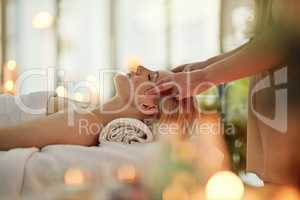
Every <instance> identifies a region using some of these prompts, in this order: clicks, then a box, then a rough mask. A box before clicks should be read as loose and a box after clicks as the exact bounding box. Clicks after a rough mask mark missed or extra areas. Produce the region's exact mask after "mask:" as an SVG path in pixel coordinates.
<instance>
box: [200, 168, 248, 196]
mask: <svg viewBox="0 0 300 200" xmlns="http://www.w3.org/2000/svg"><path fill="white" fill-rule="evenodd" d="M205 193H206V198H207V200H241V199H242V197H243V195H244V185H243V183H242V181H241V179H240V178H239V177H238V176H237V175H235V174H234V173H232V172H229V171H223V172H218V173H216V174H215V175H214V176H212V177H211V178H210V180H209V181H208V183H207V185H206V189H205Z"/></svg>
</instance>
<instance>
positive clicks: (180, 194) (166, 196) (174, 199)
mask: <svg viewBox="0 0 300 200" xmlns="http://www.w3.org/2000/svg"><path fill="white" fill-rule="evenodd" d="M162 199H163V200H190V196H189V194H188V192H187V191H186V190H184V188H182V187H180V186H179V185H176V184H173V185H170V186H168V187H167V188H166V189H165V190H164V192H163V194H162Z"/></svg>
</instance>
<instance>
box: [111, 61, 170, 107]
mask: <svg viewBox="0 0 300 200" xmlns="http://www.w3.org/2000/svg"><path fill="white" fill-rule="evenodd" d="M170 73H171V72H167V71H151V70H149V69H147V68H145V67H142V66H139V67H138V68H137V70H136V72H130V73H128V74H127V75H123V74H117V75H116V76H115V79H114V80H115V88H116V94H117V95H118V96H119V97H121V98H122V99H126V100H130V101H132V102H135V103H137V104H139V106H140V105H144V106H150V107H151V106H157V102H156V101H155V99H152V98H149V96H147V98H146V96H145V92H146V91H147V90H148V89H149V88H151V87H153V86H154V85H155V83H156V82H158V81H160V80H162V79H163V78H165V77H167V76H168V75H170Z"/></svg>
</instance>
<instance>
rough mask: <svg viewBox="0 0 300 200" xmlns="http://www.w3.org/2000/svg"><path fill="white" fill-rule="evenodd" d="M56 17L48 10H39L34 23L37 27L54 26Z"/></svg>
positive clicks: (33, 20)
mask: <svg viewBox="0 0 300 200" xmlns="http://www.w3.org/2000/svg"><path fill="white" fill-rule="evenodd" d="M53 22H54V17H53V16H52V15H51V14H49V13H48V12H46V11H41V12H38V13H37V14H35V15H34V17H33V19H32V25H33V27H34V28H37V29H47V28H50V27H51V26H52V24H53Z"/></svg>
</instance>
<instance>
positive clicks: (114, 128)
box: [99, 118, 154, 144]
mask: <svg viewBox="0 0 300 200" xmlns="http://www.w3.org/2000/svg"><path fill="white" fill-rule="evenodd" d="M153 139H154V136H153V133H152V131H151V130H150V128H149V127H148V126H147V125H146V124H145V123H143V122H142V121H140V120H137V119H133V118H119V119H115V120H113V121H111V122H110V123H108V124H107V125H106V126H105V127H104V128H103V129H102V131H101V133H100V135H99V143H100V144H101V143H106V142H117V143H123V144H134V143H150V142H152V141H153Z"/></svg>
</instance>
